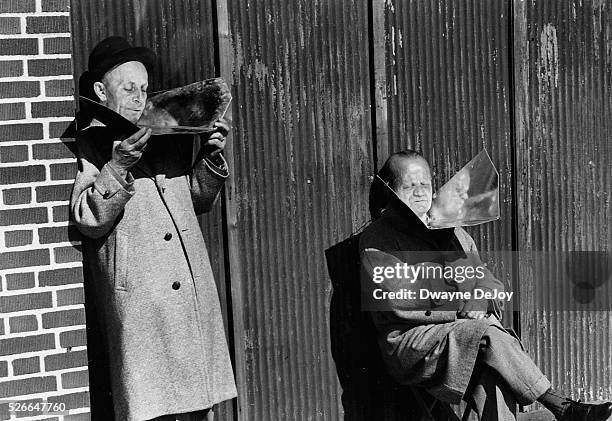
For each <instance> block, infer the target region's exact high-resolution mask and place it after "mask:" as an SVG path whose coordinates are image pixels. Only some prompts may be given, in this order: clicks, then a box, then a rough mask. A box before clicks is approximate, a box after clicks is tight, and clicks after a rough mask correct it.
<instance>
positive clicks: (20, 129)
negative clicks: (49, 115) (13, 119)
mask: <svg viewBox="0 0 612 421" xmlns="http://www.w3.org/2000/svg"><path fill="white" fill-rule="evenodd" d="M42 136H43V127H42V124H40V123H31V124H7V125H4V126H2V130H0V141H2V140H9V141H15V140H36V139H42Z"/></svg>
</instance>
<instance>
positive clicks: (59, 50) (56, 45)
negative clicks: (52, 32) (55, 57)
mask: <svg viewBox="0 0 612 421" xmlns="http://www.w3.org/2000/svg"><path fill="white" fill-rule="evenodd" d="M43 51H44V52H45V54H70V53H71V52H72V48H71V45H70V37H58V38H45V39H44V40H43Z"/></svg>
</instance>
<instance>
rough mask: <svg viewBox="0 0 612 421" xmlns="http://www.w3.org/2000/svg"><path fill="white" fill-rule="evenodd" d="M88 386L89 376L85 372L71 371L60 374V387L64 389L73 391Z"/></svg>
mask: <svg viewBox="0 0 612 421" xmlns="http://www.w3.org/2000/svg"><path fill="white" fill-rule="evenodd" d="M88 385H89V374H88V373H87V370H81V371H71V372H68V373H64V374H62V387H63V388H64V389H75V388H77V387H85V386H88Z"/></svg>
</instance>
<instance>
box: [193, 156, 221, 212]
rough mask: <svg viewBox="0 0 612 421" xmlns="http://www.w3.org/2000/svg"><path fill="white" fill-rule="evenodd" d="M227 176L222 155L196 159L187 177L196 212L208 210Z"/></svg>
mask: <svg viewBox="0 0 612 421" xmlns="http://www.w3.org/2000/svg"><path fill="white" fill-rule="evenodd" d="M228 176H229V172H228V169H227V162H225V158H223V156H222V155H217V156H216V157H214V158H202V159H199V158H198V159H196V162H195V164H194V165H193V167H192V171H191V174H190V177H189V178H190V180H189V187H190V189H191V200H192V201H193V207H194V209H195V213H196V214H198V215H199V214H202V213H206V212H208V211H210V209H211V208H212V207H213V205H214V203H215V201H216V200H217V197H218V196H219V192H220V191H221V187H223V184H224V183H225V179H226V178H227V177H228Z"/></svg>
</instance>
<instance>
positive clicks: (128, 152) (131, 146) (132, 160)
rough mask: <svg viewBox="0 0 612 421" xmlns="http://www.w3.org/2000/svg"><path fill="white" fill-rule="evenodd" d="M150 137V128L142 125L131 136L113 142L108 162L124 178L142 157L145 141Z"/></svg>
mask: <svg viewBox="0 0 612 421" xmlns="http://www.w3.org/2000/svg"><path fill="white" fill-rule="evenodd" d="M149 137H151V129H148V128H145V127H143V128H142V129H140V130H138V131H137V132H136V133H134V134H133V135H132V136H130V137H128V138H127V139H125V140H123V141H121V142H119V141H115V142H114V143H113V155H112V158H111V160H110V162H109V164H110V165H111V166H112V167H113V168H114V169H115V170H116V171H117V172H118V173H119V175H121V176H122V177H124V178H125V176H126V175H127V172H128V171H129V169H130V168H132V167H133V166H134V165H136V163H137V162H138V161H139V160H140V157H142V153H143V152H144V149H145V147H146V146H147V141H148V140H149Z"/></svg>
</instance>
